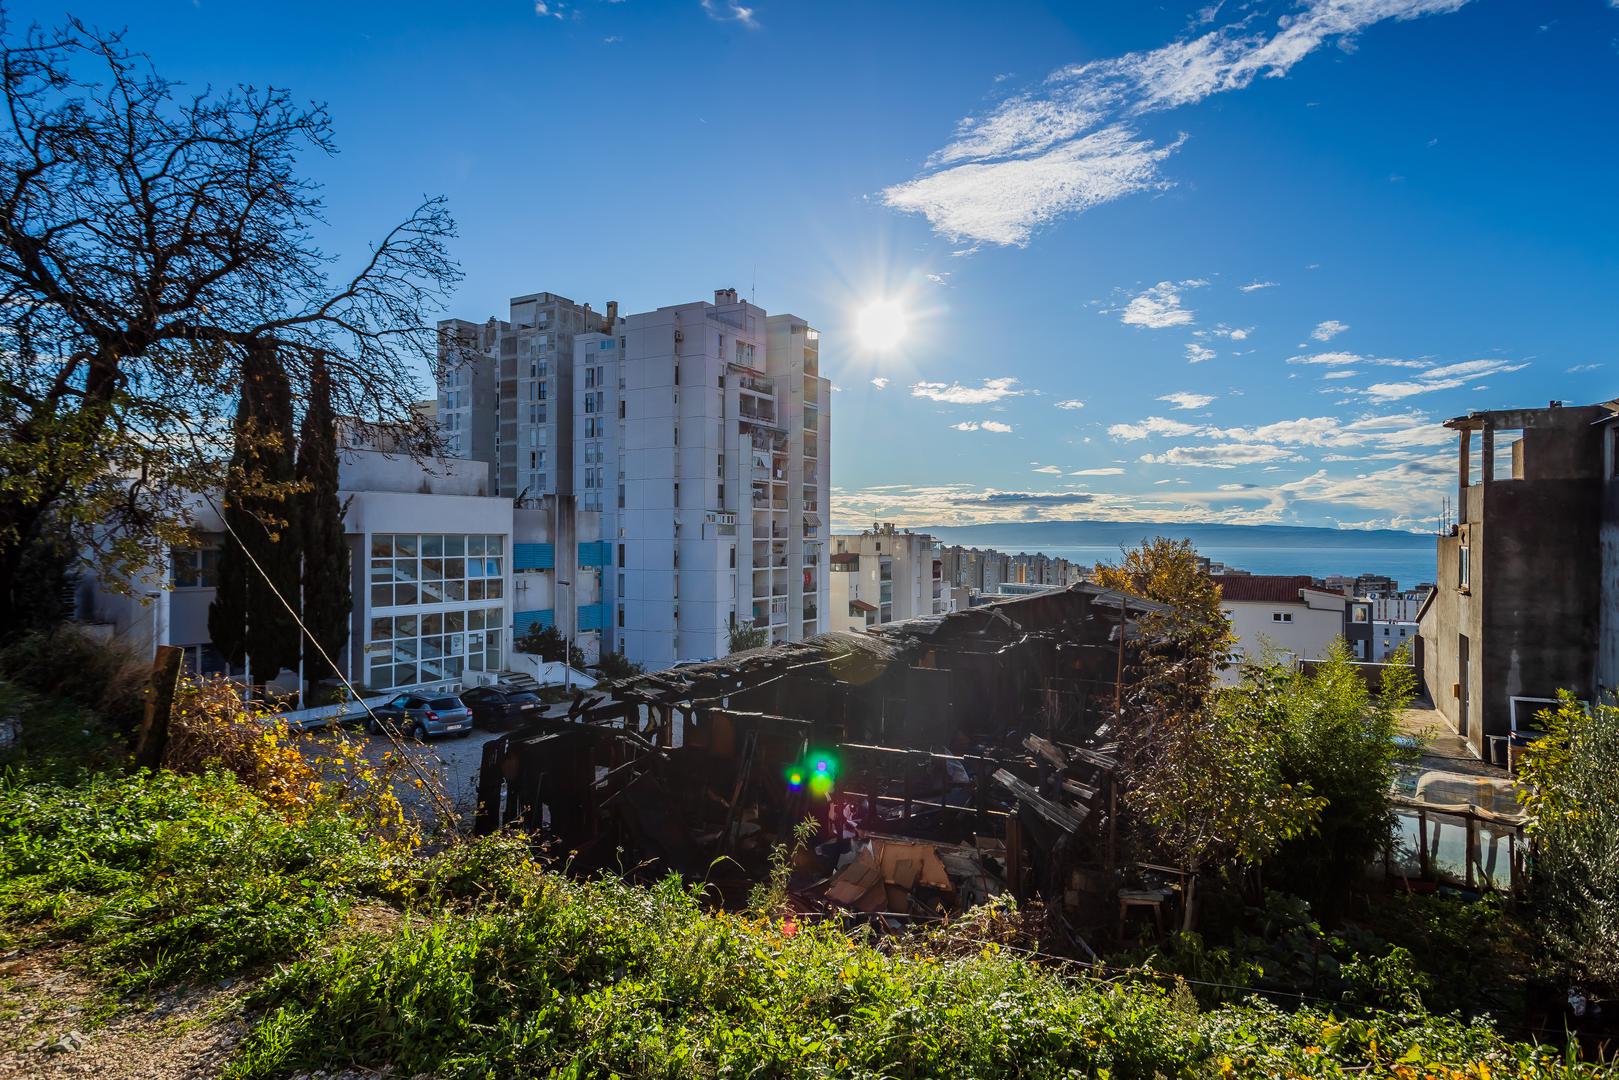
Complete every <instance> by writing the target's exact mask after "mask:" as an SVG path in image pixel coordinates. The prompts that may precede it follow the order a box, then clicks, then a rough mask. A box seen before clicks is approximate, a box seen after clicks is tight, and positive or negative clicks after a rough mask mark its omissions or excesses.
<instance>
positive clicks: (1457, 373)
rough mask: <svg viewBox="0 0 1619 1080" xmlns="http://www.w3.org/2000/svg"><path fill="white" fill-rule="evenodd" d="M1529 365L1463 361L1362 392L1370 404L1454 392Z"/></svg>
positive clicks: (1373, 385) (1384, 383) (1376, 384)
mask: <svg viewBox="0 0 1619 1080" xmlns="http://www.w3.org/2000/svg"><path fill="white" fill-rule="evenodd" d="M1528 366H1529V365H1528V364H1527V363H1523V364H1513V363H1510V362H1508V361H1506V360H1464V361H1462V362H1461V363H1459V364H1446V365H1444V366H1443V367H1435V368H1429V369H1428V370H1426V371H1424V372H1422V373H1421V374H1420V375H1417V376H1416V377H1414V378H1412V379H1410V380H1407V381H1402V382H1381V383H1372V384H1371V385H1370V386H1368V387H1366V389H1365V390H1363V391H1361V393H1364V394H1365V395H1366V397H1368V398H1370V399H1371V400H1372V401H1398V400H1400V399H1401V398H1408V397H1415V396H1417V395H1418V394H1431V393H1433V392H1434V391H1435V390H1454V389H1456V388H1457V387H1459V386H1466V385H1467V384H1469V383H1476V382H1477V381H1478V380H1479V379H1483V378H1486V377H1488V376H1491V375H1509V374H1511V373H1512V372H1514V371H1522V370H1523V369H1524V368H1526V367H1528ZM1475 389H1478V388H1477V387H1475Z"/></svg>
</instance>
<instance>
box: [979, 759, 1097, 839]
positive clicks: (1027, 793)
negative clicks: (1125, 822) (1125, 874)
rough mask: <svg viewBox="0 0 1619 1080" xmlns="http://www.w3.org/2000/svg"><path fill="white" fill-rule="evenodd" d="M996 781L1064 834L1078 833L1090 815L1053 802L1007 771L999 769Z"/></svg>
mask: <svg viewBox="0 0 1619 1080" xmlns="http://www.w3.org/2000/svg"><path fill="white" fill-rule="evenodd" d="M994 779H995V782H996V783H997V784H999V785H1001V786H1002V787H1003V788H1005V789H1006V790H1007V791H1009V792H1011V793H1012V795H1013V797H1015V798H1016V799H1017V800H1018V802H1020V803H1022V804H1023V805H1025V806H1027V807H1029V809H1031V810H1033V811H1034V812H1035V813H1036V814H1039V815H1040V816H1041V817H1042V818H1044V819H1045V820H1046V821H1049V822H1050V823H1051V824H1053V825H1055V826H1056V827H1057V828H1059V829H1061V830H1063V831H1064V832H1067V833H1075V832H1078V831H1079V830H1080V827H1081V826H1083V825H1084V824H1085V819H1086V817H1088V816H1089V815H1090V811H1089V810H1086V809H1084V808H1083V807H1068V806H1063V805H1062V804H1061V803H1055V802H1052V801H1051V800H1050V799H1048V798H1046V797H1045V796H1044V795H1041V794H1040V793H1039V792H1038V791H1036V790H1035V789H1034V787H1033V785H1030V784H1026V783H1024V782H1023V781H1022V780H1019V779H1018V778H1017V777H1015V776H1013V775H1012V774H1011V773H1009V772H1007V771H1006V770H1005V769H997V770H996V772H995V777H994Z"/></svg>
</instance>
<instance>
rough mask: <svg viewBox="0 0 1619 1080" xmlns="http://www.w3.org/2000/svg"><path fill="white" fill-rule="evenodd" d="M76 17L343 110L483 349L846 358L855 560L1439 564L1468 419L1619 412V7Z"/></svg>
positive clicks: (841, 493)
mask: <svg viewBox="0 0 1619 1080" xmlns="http://www.w3.org/2000/svg"><path fill="white" fill-rule="evenodd" d="M72 10H73V11H74V13H76V14H79V15H81V16H83V17H85V18H87V19H88V20H90V21H94V22H100V23H102V24H104V25H112V26H117V25H126V24H127V26H128V28H129V31H130V36H131V44H133V45H134V46H135V47H137V48H141V49H144V50H145V51H148V52H150V53H151V54H153V56H154V59H155V60H156V61H157V63H158V65H159V67H160V69H161V70H163V71H164V72H165V73H166V74H168V75H170V76H171V77H174V78H178V79H181V80H183V81H185V82H186V83H188V84H192V85H198V84H205V83H213V84H216V85H222V84H229V83H238V82H248V83H256V84H265V83H273V84H276V85H282V86H287V87H290V88H292V89H293V90H294V91H296V92H297V93H298V94H300V95H303V96H307V97H309V98H312V99H317V100H320V101H324V102H326V103H327V104H328V105H329V106H330V108H331V110H332V113H333V116H334V119H335V121H336V125H337V135H338V140H339V144H340V146H341V148H342V152H341V154H340V155H339V156H337V157H335V158H332V159H322V160H312V161H310V162H309V170H310V171H311V173H312V174H313V175H315V176H316V177H317V178H318V179H320V180H321V181H322V182H323V183H324V184H325V185H326V194H327V202H328V207H329V210H330V219H331V222H332V226H331V234H330V236H329V237H325V238H324V240H325V243H326V246H327V248H328V249H329V250H331V251H332V252H334V253H339V254H346V255H347V256H349V257H350V258H351V259H352V258H353V257H354V256H355V255H356V254H358V253H360V252H363V250H364V245H365V243H366V242H367V240H368V239H370V238H374V237H376V236H378V235H380V234H381V232H382V231H384V230H385V229H386V228H387V227H388V225H390V224H391V223H392V222H393V220H394V219H396V218H398V217H401V216H403V215H404V214H405V213H407V212H408V211H409V209H410V208H411V206H412V205H414V203H415V202H416V200H417V199H418V198H419V197H420V196H422V195H423V194H444V195H446V196H448V198H449V199H450V203H451V207H452V210H453V212H454V214H455V216H456V218H457V220H458V221H459V223H460V238H459V240H458V241H457V242H456V244H455V248H454V253H455V255H456V257H457V258H458V260H459V261H460V263H461V265H462V267H463V269H464V270H465V272H466V279H465V282H464V283H463V285H462V287H461V288H460V290H459V293H458V295H457V296H456V299H455V301H454V304H453V306H452V309H451V310H450V311H449V312H448V313H449V314H455V315H460V316H463V317H467V318H474V319H481V318H484V317H486V316H488V315H490V314H503V313H504V310H505V301H506V299H507V298H508V297H510V296H512V295H516V294H519V293H523V292H529V291H534V290H539V289H550V290H553V291H556V292H560V293H562V294H564V295H567V296H570V297H572V298H574V299H576V300H579V301H590V302H592V303H593V304H595V305H596V306H597V307H598V308H600V306H601V304H602V302H603V301H605V300H608V299H616V300H619V301H620V302H621V304H622V305H623V306H624V308H625V309H626V310H630V311H635V310H645V309H647V308H650V307H655V306H657V305H660V304H669V303H677V302H683V301H687V300H692V299H698V298H702V297H706V296H708V295H709V294H710V293H711V291H712V290H713V289H714V288H716V287H722V286H729V285H734V286H736V287H738V288H740V289H742V290H743V291H744V292H746V291H747V290H749V289H750V288H754V289H756V296H757V300H758V302H759V303H760V304H761V305H762V306H764V307H766V308H767V309H769V310H771V311H792V312H795V313H796V314H799V315H801V316H803V317H805V318H807V319H809V320H810V321H811V322H812V323H815V324H817V325H819V326H820V327H821V328H822V330H823V335H824V336H823V339H822V340H823V346H822V348H823V352H822V356H823V363H824V366H825V367H826V369H827V371H828V372H829V373H830V374H831V375H832V377H833V379H834V382H835V383H836V385H837V387H838V392H837V393H836V394H835V396H834V398H833V410H834V411H833V428H834V438H833V447H832V453H833V472H834V483H835V485H836V489H837V490H836V498H835V499H834V516H835V518H836V519H837V521H838V523H840V524H857V523H860V522H864V521H871V520H874V519H879V518H882V519H893V520H896V521H900V522H902V523H905V524H911V525H923V524H949V523H962V522H968V521H987V520H1023V519H1032V518H1048V517H1055V518H1063V517H1075V518H1111V519H1129V520H1194V521H1234V522H1277V523H1289V524H1307V525H1327V526H1334V525H1337V526H1343V527H1356V526H1359V527H1367V526H1373V525H1378V526H1393V527H1397V528H1411V529H1424V528H1427V527H1430V525H1431V522H1432V519H1433V518H1434V517H1435V515H1436V514H1437V511H1438V507H1439V499H1440V496H1441V495H1442V494H1444V493H1446V492H1447V491H1448V490H1449V489H1450V485H1451V484H1452V482H1453V479H1452V478H1453V468H1454V466H1453V457H1454V455H1453V449H1452V444H1451V442H1450V439H1449V438H1448V433H1446V432H1444V431H1443V430H1442V429H1439V428H1438V427H1437V421H1438V420H1441V419H1443V418H1445V417H1449V416H1454V415H1458V414H1461V413H1465V412H1467V411H1469V410H1472V409H1484V408H1498V407H1515V406H1524V405H1539V404H1544V403H1545V402H1546V401H1547V400H1549V399H1552V398H1560V399H1567V400H1571V401H1578V402H1586V401H1596V400H1602V399H1605V398H1609V397H1613V396H1616V393H1619V379H1616V376H1619V346H1616V330H1619V199H1616V184H1615V177H1619V144H1616V140H1615V133H1616V132H1619V9H1616V8H1615V7H1614V5H1613V4H1612V3H1610V2H1609V0H1541V2H1528V0H1306V2H1303V3H1295V2H1278V3H1268V4H1267V3H1231V2H1227V3H1224V4H1213V3H1208V4H1196V3H1194V4H1174V3H1165V4H1159V5H1156V6H1149V5H1146V4H1142V3H1139V2H1137V0H1091V2H1087V3H1084V4H1078V3H1075V4H1025V3H1016V2H1003V3H1001V4H997V5H992V6H984V5H978V4H972V5H969V4H960V5H947V4H936V3H915V4H912V3H878V2H869V0H868V2H865V3H838V2H827V0H819V2H814V3H812V2H809V0H751V2H750V3H748V4H746V5H743V4H741V3H738V2H735V0H709V2H708V3H706V4H705V3H703V2H702V0H664V2H653V0H618V2H612V0H580V2H578V3H566V4H554V5H553V4H540V5H536V4H535V3H533V2H532V0H513V2H496V0H469V2H466V3H462V4H458V5H455V4H449V5H447V4H443V3H431V4H428V3H411V2H396V3H391V4H387V5H380V4H378V5H370V4H362V3H336V4H334V3H329V2H328V3H325V4H319V5H315V4H301V3H285V4H275V5H260V4H247V3H231V2H225V0H198V2H196V3H193V2H191V0H179V2H174V0H144V2H143V3H141V4H139V5H129V4H124V3H83V4H79V5H77V6H74V7H73V8H72ZM62 11H63V7H62V6H61V5H60V4H20V5H13V7H12V12H13V16H14V17H15V18H17V19H20V20H21V19H30V18H32V19H41V20H45V21H54V20H55V19H57V18H59V16H60V14H61V13H62ZM876 302H887V303H889V304H891V305H893V310H895V311H897V312H898V313H900V314H901V315H902V316H903V319H904V322H905V325H906V332H905V334H904V335H903V336H902V338H901V339H900V340H899V341H898V342H897V343H894V344H892V345H890V346H888V347H877V346H876V344H874V342H873V341H872V340H870V339H869V338H868V337H865V336H862V334H861V332H860V326H861V322H860V316H861V313H862V311H863V310H865V309H867V308H868V306H869V305H871V304H873V303H876ZM884 325H888V323H885V324H884Z"/></svg>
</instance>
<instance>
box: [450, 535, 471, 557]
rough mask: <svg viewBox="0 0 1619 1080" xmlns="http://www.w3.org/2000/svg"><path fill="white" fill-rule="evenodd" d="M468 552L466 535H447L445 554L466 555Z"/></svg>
mask: <svg viewBox="0 0 1619 1080" xmlns="http://www.w3.org/2000/svg"><path fill="white" fill-rule="evenodd" d="M466 553H467V539H466V537H464V536H446V537H445V538H444V554H446V555H465V554H466Z"/></svg>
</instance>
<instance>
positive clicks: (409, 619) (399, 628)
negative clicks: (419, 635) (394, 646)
mask: <svg viewBox="0 0 1619 1080" xmlns="http://www.w3.org/2000/svg"><path fill="white" fill-rule="evenodd" d="M418 625H419V623H418V622H417V620H416V616H414V615H401V616H399V618H397V619H395V620H394V637H402V638H407V637H415V636H416V627H417V626H418Z"/></svg>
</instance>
